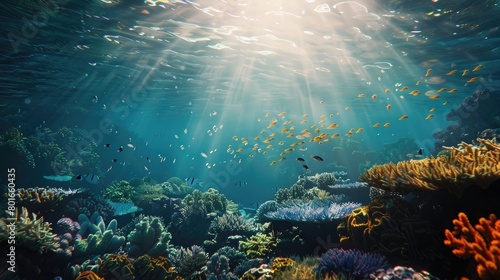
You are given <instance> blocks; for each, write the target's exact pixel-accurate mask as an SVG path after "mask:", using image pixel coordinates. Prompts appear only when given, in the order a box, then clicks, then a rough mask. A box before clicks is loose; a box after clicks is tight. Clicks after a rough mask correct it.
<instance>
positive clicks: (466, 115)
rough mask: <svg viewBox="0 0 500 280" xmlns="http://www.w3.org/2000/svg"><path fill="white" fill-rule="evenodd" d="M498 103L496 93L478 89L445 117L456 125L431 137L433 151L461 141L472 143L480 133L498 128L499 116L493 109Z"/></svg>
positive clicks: (499, 100)
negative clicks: (433, 141) (433, 143)
mask: <svg viewBox="0 0 500 280" xmlns="http://www.w3.org/2000/svg"><path fill="white" fill-rule="evenodd" d="M499 102H500V95H499V94H498V92H497V91H492V90H490V89H488V88H481V89H478V90H476V91H474V93H473V94H472V95H469V96H467V97H466V98H465V99H464V101H463V102H462V103H461V104H460V105H459V106H458V108H456V109H452V110H451V111H450V112H449V113H448V115H446V120H448V121H457V122H458V123H456V124H452V125H450V126H448V127H447V128H446V129H445V130H441V131H438V132H436V133H434V134H433V135H432V136H433V137H434V139H436V140H435V148H434V149H435V150H436V151H437V150H440V149H441V146H443V145H445V146H453V145H457V144H458V143H460V142H462V141H465V142H472V141H473V140H474V139H475V138H476V137H482V136H481V135H480V133H481V132H482V131H484V130H486V129H489V128H498V127H500V121H499V116H500V114H499V113H498V110H497V109H496V107H495V106H496V104H499ZM482 138H484V137H482Z"/></svg>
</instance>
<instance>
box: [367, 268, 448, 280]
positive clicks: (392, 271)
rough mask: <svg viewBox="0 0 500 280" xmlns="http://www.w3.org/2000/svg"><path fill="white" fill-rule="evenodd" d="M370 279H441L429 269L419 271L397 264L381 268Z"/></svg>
mask: <svg viewBox="0 0 500 280" xmlns="http://www.w3.org/2000/svg"><path fill="white" fill-rule="evenodd" d="M370 279H375V280H399V279H420V280H439V278H438V277H436V276H433V275H432V274H430V273H429V272H427V271H420V272H417V271H415V270H414V269H413V268H411V267H404V266H396V267H394V268H389V269H387V270H385V271H384V270H383V269H379V270H377V272H375V273H372V274H371V275H370Z"/></svg>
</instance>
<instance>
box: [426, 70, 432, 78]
mask: <svg viewBox="0 0 500 280" xmlns="http://www.w3.org/2000/svg"><path fill="white" fill-rule="evenodd" d="M431 71H432V69H427V72H425V76H426V77H429V75H430V74H431Z"/></svg>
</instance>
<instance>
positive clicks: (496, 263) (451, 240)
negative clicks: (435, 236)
mask: <svg viewBox="0 0 500 280" xmlns="http://www.w3.org/2000/svg"><path fill="white" fill-rule="evenodd" d="M453 225H454V229H453V231H450V230H445V235H446V240H445V241H444V244H445V245H447V246H449V247H451V248H453V251H452V252H453V254H455V256H457V257H460V258H470V257H474V260H475V261H476V262H477V267H476V271H477V274H478V275H479V277H480V278H481V279H500V220H497V217H496V216H495V215H494V214H491V215H490V217H489V219H486V218H481V219H479V224H477V225H475V226H474V227H473V226H472V225H471V224H470V222H469V219H468V218H467V215H465V214H464V213H459V214H458V219H455V220H453Z"/></svg>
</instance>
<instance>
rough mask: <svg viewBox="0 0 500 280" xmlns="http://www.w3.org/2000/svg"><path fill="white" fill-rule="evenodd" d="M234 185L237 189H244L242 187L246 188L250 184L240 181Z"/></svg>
mask: <svg viewBox="0 0 500 280" xmlns="http://www.w3.org/2000/svg"><path fill="white" fill-rule="evenodd" d="M234 185H235V186H236V187H239V188H242V187H244V186H246V185H248V183H247V182H244V181H238V182H236V183H235V184H234Z"/></svg>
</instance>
